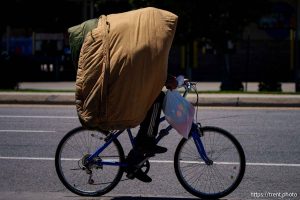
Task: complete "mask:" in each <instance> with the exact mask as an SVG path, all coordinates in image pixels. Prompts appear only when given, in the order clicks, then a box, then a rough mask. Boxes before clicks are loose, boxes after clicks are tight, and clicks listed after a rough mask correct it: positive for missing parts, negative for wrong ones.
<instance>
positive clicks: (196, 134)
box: [87, 83, 212, 167]
mask: <svg viewBox="0 0 300 200" xmlns="http://www.w3.org/2000/svg"><path fill="white" fill-rule="evenodd" d="M190 89H191V83H188V85H185V92H184V94H183V96H184V97H185V96H186V95H187V93H188V91H189V90H190ZM163 121H165V117H162V118H161V119H160V123H161V122H163ZM172 129H173V127H172V126H171V125H169V126H168V127H167V128H165V129H162V130H160V132H159V134H158V136H157V137H156V143H158V142H159V141H160V140H161V139H162V138H163V137H165V136H166V135H168V134H169V132H170V131H171V130H172ZM126 131H127V133H128V136H129V139H130V141H131V144H132V147H134V145H135V141H134V137H133V134H132V132H131V129H126ZM123 132H124V130H122V131H117V132H115V133H110V134H109V135H108V136H107V138H106V139H105V140H106V143H105V144H104V145H102V146H101V147H99V149H98V150H97V151H96V152H95V153H93V154H92V155H91V156H90V157H89V158H88V159H87V162H88V163H90V162H92V163H93V162H94V161H93V160H94V158H96V157H97V156H98V155H99V154H100V153H101V152H102V151H103V150H104V149H105V148H106V147H108V146H109V145H110V144H111V143H112V142H113V141H114V140H115V139H116V138H118V137H119V136H120V135H121V133H123ZM190 137H192V138H193V140H194V142H195V145H196V148H197V150H198V152H199V155H200V157H201V159H202V160H203V161H204V162H205V163H206V164H207V165H211V164H212V161H211V160H210V159H209V158H208V157H207V154H206V151H205V148H204V146H203V143H202V141H201V129H200V124H195V123H193V124H192V127H191V131H190ZM95 164H97V165H100V166H102V165H113V166H122V167H126V166H127V163H122V162H116V161H102V160H100V161H97V162H96V163H95Z"/></svg>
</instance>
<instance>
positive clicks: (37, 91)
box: [0, 89, 300, 95]
mask: <svg viewBox="0 0 300 200" xmlns="http://www.w3.org/2000/svg"><path fill="white" fill-rule="evenodd" d="M0 92H28V93H49V92H50V93H60V92H61V93H75V90H57V89H54V90H45V89H43V90H41V89H16V90H13V89H0ZM180 92H182V91H180ZM190 93H191V94H195V92H194V91H191V92H190ZM198 93H199V94H278V95H280V94H282V95H284V94H288V95H299V94H300V92H271V91H260V92H256V91H247V92H244V91H198Z"/></svg>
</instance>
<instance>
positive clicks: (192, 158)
mask: <svg viewBox="0 0 300 200" xmlns="http://www.w3.org/2000/svg"><path fill="white" fill-rule="evenodd" d="M201 131H202V136H200V134H199V136H200V139H201V141H202V143H203V146H204V149H205V151H206V154H207V157H208V158H209V159H210V160H211V161H212V163H210V164H206V163H205V162H204V161H203V160H202V159H201V157H200V154H199V152H198V150H197V147H196V145H195V142H194V140H193V137H190V138H189V139H182V140H181V141H180V143H179V144H178V146H177V149H176V152H175V157H174V168H175V173H176V176H177V178H178V180H179V182H180V183H181V185H182V186H183V187H184V188H185V189H186V190H187V191H188V192H190V193H191V194H193V195H195V196H197V197H200V198H204V199H217V198H221V197H224V196H227V195H228V194H230V193H231V192H233V191H234V190H235V189H236V188H237V187H238V185H239V184H240V182H241V181H242V179H243V176H244V173H245V166H246V161H245V154H244V151H243V148H242V146H241V145H240V143H239V142H238V140H237V139H236V138H235V137H234V136H233V135H231V134H230V133H229V132H227V131H225V130H223V129H220V128H217V127H202V128H201Z"/></svg>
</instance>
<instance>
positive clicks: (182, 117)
mask: <svg viewBox="0 0 300 200" xmlns="http://www.w3.org/2000/svg"><path fill="white" fill-rule="evenodd" d="M163 111H164V114H165V117H166V120H167V122H168V123H169V124H170V125H171V126H172V127H173V128H174V129H175V130H176V131H177V132H178V133H179V134H180V135H182V136H183V137H184V138H188V136H189V132H190V130H191V127H192V123H193V119H194V114H195V108H194V106H193V105H192V104H191V103H190V102H188V101H187V100H186V99H185V98H184V97H182V96H181V95H180V93H179V92H178V91H177V90H173V91H171V90H168V91H167V93H166V96H165V99H164V104H163Z"/></svg>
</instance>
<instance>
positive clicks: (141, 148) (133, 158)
mask: <svg viewBox="0 0 300 200" xmlns="http://www.w3.org/2000/svg"><path fill="white" fill-rule="evenodd" d="M177 85H178V83H177V80H176V77H174V76H171V75H168V77H167V81H166V83H165V86H166V88H167V89H170V90H172V89H175V88H176V87H177ZM164 97H165V93H164V92H160V94H159V95H158V97H157V98H156V100H155V101H154V102H153V104H152V106H151V108H150V109H149V110H148V112H147V115H146V117H145V119H144V120H143V121H142V123H141V124H140V129H139V131H138V133H137V136H136V138H135V145H134V148H133V149H132V150H131V151H130V152H129V153H128V156H127V158H126V160H127V162H128V167H127V168H126V169H125V172H127V177H128V178H130V179H134V178H137V179H138V180H140V181H143V182H151V181H152V179H151V178H150V177H149V176H148V175H147V174H146V173H144V172H143V171H142V170H141V169H140V167H138V165H139V164H140V163H141V162H143V161H144V159H145V158H146V157H149V156H150V157H152V156H154V154H156V153H165V152H166V151H167V148H165V147H162V146H158V145H157V144H156V143H155V137H156V135H157V133H158V126H159V120H160V113H161V110H162V104H163V100H164Z"/></svg>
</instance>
